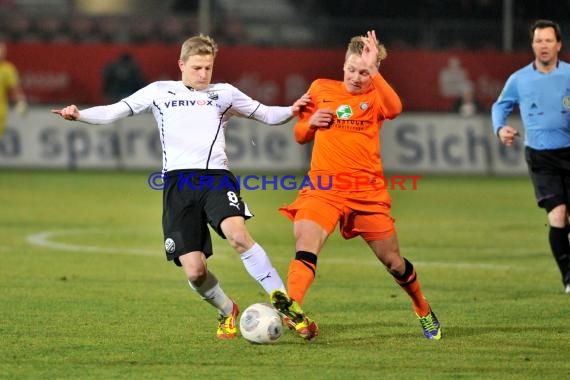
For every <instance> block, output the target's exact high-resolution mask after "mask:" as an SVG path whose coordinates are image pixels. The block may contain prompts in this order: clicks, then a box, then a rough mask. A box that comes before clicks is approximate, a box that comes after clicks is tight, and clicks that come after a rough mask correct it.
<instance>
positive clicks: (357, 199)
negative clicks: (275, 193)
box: [279, 188, 396, 241]
mask: <svg viewBox="0 0 570 380" xmlns="http://www.w3.org/2000/svg"><path fill="white" fill-rule="evenodd" d="M390 208H391V200H390V195H389V194H388V192H387V191H360V192H359V191H352V192H351V191H335V190H320V189H318V190H317V189H315V190H313V189H309V188H306V189H303V190H301V191H300V192H299V195H298V196H297V199H295V201H294V202H293V203H292V204H290V205H288V206H284V207H281V208H279V211H280V212H281V213H282V214H283V215H285V216H286V217H287V218H289V219H290V220H292V221H297V220H302V219H309V220H312V221H314V222H315V223H318V224H319V225H320V226H321V227H323V228H324V229H325V231H327V232H328V234H329V235H330V234H331V233H332V232H333V231H334V229H335V227H336V225H337V223H338V222H339V221H340V233H341V235H342V236H343V237H344V238H345V239H352V238H353V237H356V236H362V238H363V239H364V240H366V241H374V240H384V239H387V238H389V237H390V236H392V235H393V234H394V233H395V232H396V227H395V226H394V218H392V216H391V215H390Z"/></svg>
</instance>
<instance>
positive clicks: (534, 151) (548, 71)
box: [491, 20, 570, 294]
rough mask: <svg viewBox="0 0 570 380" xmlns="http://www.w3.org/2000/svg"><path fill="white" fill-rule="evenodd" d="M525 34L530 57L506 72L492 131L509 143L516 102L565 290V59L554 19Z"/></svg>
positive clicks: (569, 193)
mask: <svg viewBox="0 0 570 380" xmlns="http://www.w3.org/2000/svg"><path fill="white" fill-rule="evenodd" d="M530 40H531V46H532V50H533V52H534V56H535V58H534V61H533V62H531V63H529V64H528V65H526V66H525V67H523V68H521V69H519V70H517V71H516V72H514V73H513V74H512V75H511V76H510V77H509V79H508V80H507V82H506V84H505V87H504V88H503V91H502V92H501V95H499V98H498V99H497V101H496V102H495V103H494V104H493V108H492V113H491V117H492V122H493V132H494V133H495V135H496V136H498V137H499V139H500V140H501V142H502V143H503V144H505V145H506V146H511V145H512V144H513V143H514V140H515V138H516V137H517V136H519V132H518V131H517V130H516V129H515V128H513V127H512V126H510V125H509V124H508V123H507V118H508V117H509V115H510V114H511V112H512V111H513V109H514V108H515V106H517V105H518V108H519V110H520V115H521V118H522V122H523V125H524V128H525V131H526V134H525V139H524V144H525V157H526V163H527V165H528V171H529V174H530V179H531V180H532V183H533V185H534V192H535V196H536V202H537V204H538V207H541V208H543V209H544V210H545V211H546V214H547V218H548V224H549V226H550V227H549V230H548V239H549V243H550V249H551V251H552V254H553V255H554V259H555V260H556V263H557V264H558V269H559V270H560V274H561V275H562V284H563V286H564V292H565V293H567V294H570V241H569V239H568V232H570V227H569V226H568V207H569V206H570V117H569V115H570V92H569V90H568V83H569V82H570V65H569V64H568V63H567V62H564V61H561V60H560V59H559V56H558V54H559V53H560V49H561V48H562V32H561V31H560V26H559V25H558V24H557V23H555V22H553V21H550V20H538V21H536V22H535V23H534V24H533V25H532V26H531V27H530ZM505 190H506V189H505ZM506 196H508V194H507V195H506Z"/></svg>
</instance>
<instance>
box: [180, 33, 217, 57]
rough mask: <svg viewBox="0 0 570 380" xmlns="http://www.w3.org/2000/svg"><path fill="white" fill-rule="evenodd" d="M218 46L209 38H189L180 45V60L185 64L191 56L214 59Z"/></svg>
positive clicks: (201, 35)
mask: <svg viewBox="0 0 570 380" xmlns="http://www.w3.org/2000/svg"><path fill="white" fill-rule="evenodd" d="M217 53H218V45H217V44H216V42H215V41H214V39H213V38H212V37H210V36H206V35H204V34H200V35H198V36H194V37H190V38H188V39H187V40H186V41H184V43H183V44H182V48H181V49H180V60H182V61H183V62H186V60H187V59H188V57H190V56H191V55H211V56H214V57H216V54H217Z"/></svg>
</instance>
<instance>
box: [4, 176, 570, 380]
mask: <svg viewBox="0 0 570 380" xmlns="http://www.w3.org/2000/svg"><path fill="white" fill-rule="evenodd" d="M149 174H150V173H144V172H134V173H133V172H97V171H77V172H67V171H15V170H3V171H0V210H1V211H0V283H1V292H0V339H1V342H0V378H1V379H170V378H172V379H180V378H188V379H190V378H191V379H210V378H215V379H242V378H252V379H266V378H275V379H347V378H351V379H380V378H382V379H406V378H409V379H412V378H429V379H527V378H528V379H532V378H541V379H547V378H548V379H556V378H560V379H565V378H567V376H568V374H569V373H570V360H569V356H568V355H569V352H570V351H569V348H570V328H569V320H570V319H569V318H570V296H568V295H564V294H563V292H562V284H561V282H560V279H559V274H558V270H557V269H556V265H555V262H554V260H553V259H552V257H551V254H550V252H549V249H548V243H547V226H546V216H545V215H544V212H543V211H542V210H540V209H538V208H537V207H536V206H535V204H534V200H533V194H532V188H531V185H530V182H529V180H528V179H527V178H518V177H517V178H490V177H460V176H457V177H437V176H428V175H425V176H423V178H422V179H420V180H419V181H418V187H417V190H415V191H414V190H410V189H407V190H394V191H392V192H391V194H392V197H393V200H394V206H393V215H394V217H395V218H396V223H397V227H398V232H399V238H400V243H401V249H402V254H403V255H404V256H406V257H408V258H409V259H410V260H411V261H412V262H414V263H415V265H416V268H417V270H418V273H419V279H420V282H421V284H422V286H423V289H424V293H425V295H426V297H427V298H428V300H429V301H430V303H431V304H432V307H433V309H434V311H435V312H436V313H437V314H438V317H439V319H440V321H441V323H442V325H443V334H444V337H443V339H442V340H441V341H439V342H431V341H427V340H426V339H424V337H423V335H422V332H421V329H420V326H419V323H418V321H417V319H416V317H415V315H414V313H413V311H412V308H411V303H410V301H409V299H408V297H407V295H406V294H405V293H404V292H403V291H402V290H400V289H399V287H397V286H396V284H395V283H394V281H393V280H392V279H391V277H390V276H389V275H388V274H387V273H386V271H385V270H384V269H383V268H382V266H381V265H380V264H379V262H377V261H376V259H375V258H374V257H373V255H372V253H371V252H370V251H369V249H368V248H367V247H366V246H365V244H364V243H363V242H362V241H361V240H360V239H353V240H350V241H344V240H342V239H341V238H340V237H339V235H338V232H335V234H334V235H333V236H332V237H331V238H330V239H329V241H328V242H327V243H326V245H325V248H324V250H323V252H322V254H321V256H320V258H319V267H318V272H317V278H316V281H315V283H314V285H313V287H312V288H311V290H310V291H309V293H308V295H307V298H306V300H305V304H304V308H305V310H306V311H307V312H309V313H310V314H311V316H313V317H314V318H315V319H316V320H317V321H318V322H319V326H320V334H321V335H320V336H319V337H318V339H317V340H315V341H314V342H309V343H306V342H304V341H302V340H301V339H299V338H297V337H296V336H294V335H293V334H292V333H291V332H289V331H285V332H284V335H283V337H282V338H281V339H280V341H279V342H278V343H277V344H275V345H264V346H259V345H251V344H249V343H248V342H246V341H245V340H244V339H236V340H231V341H217V340H216V339H215V325H216V313H215V311H214V310H213V309H212V308H211V307H210V306H208V305H207V304H205V303H204V302H202V301H200V300H199V299H198V297H197V296H196V295H195V294H194V293H192V292H191V291H190V289H189V287H188V286H187V284H186V282H185V279H184V276H183V273H182V271H181V270H180V269H179V268H177V267H176V266H175V265H174V264H172V263H168V262H166V260H165V258H164V253H163V248H162V233H161V207H162V197H161V193H160V192H159V191H153V190H151V189H150V188H149V187H148V185H147V177H148V175H149ZM242 195H243V197H244V198H245V200H246V201H247V202H248V204H249V206H250V208H251V209H252V211H253V212H254V213H255V214H256V217H255V218H253V219H252V220H250V221H249V222H248V226H249V229H250V231H251V232H252V235H253V236H254V238H255V239H256V240H257V241H258V242H259V243H260V244H262V245H263V246H264V248H265V249H266V250H267V252H268V253H269V255H270V257H271V258H272V260H273V262H274V264H275V266H276V267H277V270H278V271H279V272H280V273H281V275H282V277H283V278H284V279H285V276H286V273H287V268H288V263H289V261H290V260H291V258H292V257H293V255H294V241H293V236H292V227H291V224H290V222H289V221H288V220H286V219H285V218H284V217H282V216H281V215H280V214H279V213H278V212H277V208H278V207H279V206H280V205H282V204H285V203H288V202H290V201H292V200H293V198H294V197H295V195H296V191H285V190H281V191H274V190H266V191H261V190H256V191H244V192H243V194H242ZM214 246H215V254H214V256H213V257H212V258H211V259H210V260H209V265H210V268H211V269H212V270H213V271H214V273H216V274H217V275H218V276H219V277H220V279H221V284H222V286H223V287H224V288H225V290H226V291H227V293H228V294H229V295H231V296H232V297H233V298H235V299H236V300H237V301H238V303H239V304H240V307H241V309H242V310H243V309H245V307H247V306H248V305H249V304H251V303H254V302H265V301H266V300H267V297H266V295H265V294H264V292H263V291H262V289H261V287H260V286H259V285H257V284H256V283H255V282H254V281H253V280H252V279H251V278H250V277H249V276H248V275H247V273H246V272H245V269H244V268H243V266H242V264H241V261H240V259H239V257H238V255H237V254H235V253H233V252H232V251H231V249H230V248H229V246H228V245H227V243H226V242H224V241H222V240H221V239H219V238H216V239H215V241H214Z"/></svg>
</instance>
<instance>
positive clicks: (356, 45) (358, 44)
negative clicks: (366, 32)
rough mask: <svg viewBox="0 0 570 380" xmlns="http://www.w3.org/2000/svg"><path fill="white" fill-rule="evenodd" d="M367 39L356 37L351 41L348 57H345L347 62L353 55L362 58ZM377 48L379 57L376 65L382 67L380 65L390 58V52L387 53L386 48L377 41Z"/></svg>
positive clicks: (347, 52) (347, 51)
mask: <svg viewBox="0 0 570 380" xmlns="http://www.w3.org/2000/svg"><path fill="white" fill-rule="evenodd" d="M365 38H367V37H364V36H355V37H352V38H351V39H350V42H349V43H348V49H346V55H345V56H344V59H345V60H347V59H348V57H349V56H350V55H352V54H356V55H358V56H362V49H364V39H365ZM376 47H377V48H378V55H377V56H376V65H377V66H380V63H381V62H382V61H383V60H384V59H386V57H387V56H388V52H387V51H386V47H385V46H384V45H383V44H381V43H380V42H378V41H376Z"/></svg>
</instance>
